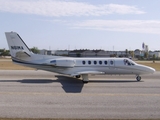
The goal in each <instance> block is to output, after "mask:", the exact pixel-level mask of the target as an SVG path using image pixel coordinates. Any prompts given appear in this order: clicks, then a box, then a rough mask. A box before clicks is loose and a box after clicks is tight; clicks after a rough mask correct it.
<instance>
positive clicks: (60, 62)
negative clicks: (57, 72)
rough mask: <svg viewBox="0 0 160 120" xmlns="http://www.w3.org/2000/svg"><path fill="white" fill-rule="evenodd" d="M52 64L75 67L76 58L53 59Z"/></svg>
mask: <svg viewBox="0 0 160 120" xmlns="http://www.w3.org/2000/svg"><path fill="white" fill-rule="evenodd" d="M50 64H52V65H54V66H57V67H74V66H75V61H74V60H70V59H69V60H65V59H64V60H63V59H62V60H52V61H50Z"/></svg>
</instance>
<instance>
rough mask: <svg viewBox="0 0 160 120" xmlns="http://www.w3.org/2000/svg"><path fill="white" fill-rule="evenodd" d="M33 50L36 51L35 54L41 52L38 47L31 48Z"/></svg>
mask: <svg viewBox="0 0 160 120" xmlns="http://www.w3.org/2000/svg"><path fill="white" fill-rule="evenodd" d="M31 51H32V52H33V53H35V54H38V53H39V52H40V51H39V49H38V48H37V47H33V48H31Z"/></svg>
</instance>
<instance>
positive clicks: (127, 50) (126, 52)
mask: <svg viewBox="0 0 160 120" xmlns="http://www.w3.org/2000/svg"><path fill="white" fill-rule="evenodd" d="M125 52H126V57H128V49H126V50H125Z"/></svg>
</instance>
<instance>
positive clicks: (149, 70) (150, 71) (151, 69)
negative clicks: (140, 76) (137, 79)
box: [147, 67, 156, 74]
mask: <svg viewBox="0 0 160 120" xmlns="http://www.w3.org/2000/svg"><path fill="white" fill-rule="evenodd" d="M147 71H148V72H149V73H152V74H153V73H154V72H155V71H156V70H155V69H154V68H151V67H148V70H147Z"/></svg>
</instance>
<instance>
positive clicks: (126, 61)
mask: <svg viewBox="0 0 160 120" xmlns="http://www.w3.org/2000/svg"><path fill="white" fill-rule="evenodd" d="M124 65H128V66H131V65H135V62H133V61H131V60H129V59H124Z"/></svg>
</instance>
